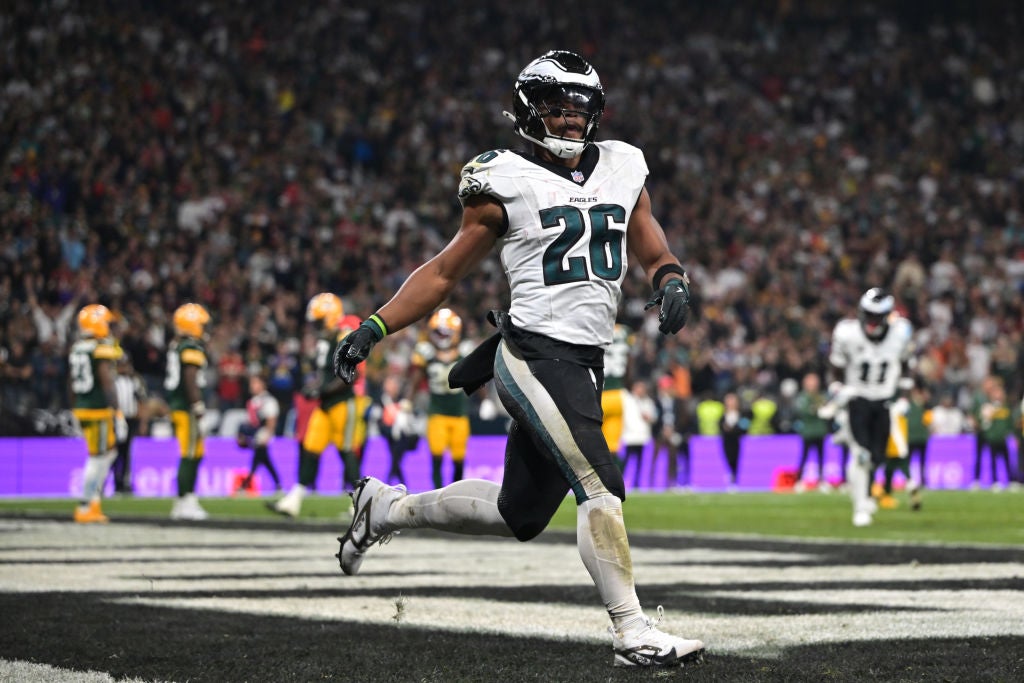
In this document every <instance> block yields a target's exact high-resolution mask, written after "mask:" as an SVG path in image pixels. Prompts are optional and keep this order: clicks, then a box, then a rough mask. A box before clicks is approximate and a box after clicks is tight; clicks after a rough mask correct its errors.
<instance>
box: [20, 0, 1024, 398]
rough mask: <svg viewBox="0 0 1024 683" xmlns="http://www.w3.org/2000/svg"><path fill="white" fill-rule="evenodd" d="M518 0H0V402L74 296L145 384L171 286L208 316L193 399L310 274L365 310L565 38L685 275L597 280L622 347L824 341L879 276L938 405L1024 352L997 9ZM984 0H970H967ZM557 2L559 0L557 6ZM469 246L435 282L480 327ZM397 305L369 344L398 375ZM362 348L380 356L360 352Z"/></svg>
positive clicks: (285, 321) (1006, 59)
mask: <svg viewBox="0 0 1024 683" xmlns="http://www.w3.org/2000/svg"><path fill="white" fill-rule="evenodd" d="M940 4H941V5H942V7H941V8H938V9H936V8H934V7H931V6H930V5H929V4H927V3H920V4H918V3H903V4H901V5H900V6H899V7H897V8H896V9H889V8H884V9H883V7H882V6H877V7H873V6H870V5H861V4H859V3H818V2H806V3H801V2H778V3H777V4H774V5H773V4H771V3H724V4H722V5H721V6H717V5H716V6H713V5H708V4H706V3H692V4H684V5H680V6H674V7H673V8H672V9H671V10H669V11H666V10H664V9H663V8H662V6H661V4H660V3H654V2H646V1H641V2H634V3H628V4H623V3H616V2H611V1H608V0H595V2H592V3H588V4H587V6H586V7H585V8H582V7H581V8H579V11H578V12H574V13H571V14H570V13H567V12H564V11H561V10H559V9H558V8H553V7H549V4H548V3H542V2H539V1H538V0H524V1H523V2H517V3H513V4H501V3H489V4H484V5H480V4H463V3H415V2H398V3H391V4H389V5H387V8H386V9H382V8H380V7H378V5H377V4H376V3H370V2H365V1H358V2H337V1H335V2H326V3H317V4H315V5H306V4H304V3H281V2H271V1H269V0H261V1H257V2H250V3H244V4H239V3H227V2H208V3H197V4H188V3H186V4H183V5H173V4H172V5H166V4H150V3H137V2H128V3H106V2H97V3H90V2H76V1H74V0H53V1H50V2H36V1H35V0H12V2H10V3H5V6H4V8H3V9H0V39H2V40H0V43H2V45H3V47H2V48H0V49H2V51H3V53H4V58H3V59H2V60H0V141H2V142H0V144H2V148H0V174H2V175H0V180H2V183H3V191H2V193H0V346H2V347H3V349H2V356H0V357H2V363H0V378H2V382H0V384H2V401H3V402H2V404H0V405H2V407H3V409H4V410H5V411H8V412H15V413H24V412H27V411H31V410H33V409H43V410H48V411H56V410H60V409H62V408H64V407H66V405H67V391H66V381H65V374H66V369H65V366H66V355H67V348H68V343H69V340H70V339H72V338H73V334H74V330H73V321H74V314H75V313H76V312H77V310H78V309H79V308H80V307H81V306H82V305H84V304H85V303H91V302H101V303H104V304H106V305H107V306H108V307H110V308H111V309H113V310H116V311H119V312H120V313H121V314H122V315H123V317H124V323H123V329H122V332H121V338H122V345H123V347H124V348H125V349H126V350H127V351H128V352H129V354H130V356H131V358H132V361H133V363H134V365H135V367H136V368H137V370H138V371H139V372H140V374H141V375H142V376H143V377H144V378H145V380H146V381H147V384H148V385H149V387H150V389H151V390H152V391H154V392H159V391H160V384H161V380H162V376H163V367H162V362H163V353H164V347H165V345H166V343H167V341H168V339H169V332H168V325H169V320H168V316H169V312H170V311H173V310H174V309H175V307H177V306H178V305H180V304H181V303H184V302H185V301H196V302H199V303H202V304H203V305H204V306H205V307H206V308H207V309H208V310H209V311H210V312H211V314H212V315H213V324H212V325H211V327H210V331H211V334H212V337H211V340H210V343H209V346H208V351H209V355H210V358H211V363H212V367H211V370H212V372H211V373H210V374H211V376H210V384H209V388H208V391H209V394H210V395H209V396H208V397H207V399H208V403H209V405H211V406H214V407H219V408H221V409H227V408H236V407H239V406H241V405H242V404H243V402H244V401H245V399H246V390H245V387H246V383H245V375H246V374H247V373H248V372H250V371H253V370H258V369H261V368H265V369H266V371H267V372H268V376H269V389H270V391H271V392H272V393H273V394H274V395H275V396H277V397H279V399H281V400H282V410H287V406H288V405H290V404H291V396H292V394H293V393H294V392H295V391H297V390H298V389H299V388H301V386H302V385H303V383H304V382H305V381H306V379H307V377H308V375H309V374H310V373H311V372H312V367H311V363H310V357H311V355H312V343H313V337H312V334H311V333H310V331H309V330H308V329H307V328H306V326H305V322H304V311H305V306H306V302H307V301H308V300H309V298H310V297H311V296H312V295H313V294H315V293H317V292H320V291H331V292H336V293H338V294H339V295H340V296H341V297H342V298H343V300H344V303H345V307H346V313H354V314H356V315H359V316H366V315H368V314H369V313H371V312H373V311H374V310H376V308H377V307H379V306H380V305H381V304H382V303H383V300H382V299H383V297H384V296H386V295H388V294H389V293H390V292H392V291H394V290H395V289H396V287H397V286H398V285H400V284H401V283H402V282H403V281H404V280H405V278H406V276H408V274H409V273H410V272H411V271H412V270H413V269H415V268H416V267H417V266H418V265H419V264H420V263H422V262H423V261H424V260H425V259H426V258H427V257H428V256H429V255H431V254H432V253H434V252H436V251H437V250H438V249H439V248H440V246H442V245H443V244H444V243H445V242H446V241H447V239H448V238H449V237H450V236H451V235H452V234H454V231H455V229H456V228H457V225H458V215H459V203H458V201H457V198H456V194H455V190H456V187H457V180H458V174H459V169H460V168H461V166H462V164H463V163H465V162H466V161H468V160H469V159H470V158H472V157H473V156H474V155H476V154H478V153H480V152H482V151H486V150H488V149H492V148H498V147H504V146H512V145H516V143H517V138H516V137H515V136H514V134H513V133H512V130H511V125H510V124H509V122H508V121H506V120H505V119H503V118H502V115H501V112H502V110H503V109H510V108H511V102H510V98H511V93H512V84H513V82H514V80H515V76H516V72H517V70H518V69H519V68H520V67H521V66H522V64H524V63H526V62H527V61H528V60H529V59H530V58H532V57H533V56H535V55H536V54H539V53H540V52H542V51H544V50H546V49H549V48H552V47H566V48H570V49H577V50H580V51H581V52H582V53H584V54H585V55H586V56H587V57H588V58H590V59H591V60H592V61H593V62H594V64H595V65H596V67H597V69H598V71H599V73H600V75H601V78H602V80H603V81H604V82H605V85H606V87H607V88H608V92H609V101H608V107H607V112H606V115H605V118H604V120H603V122H602V127H601V133H599V136H600V137H603V138H612V137H614V138H618V139H623V140H626V141H628V142H630V143H633V144H635V145H637V146H639V147H641V148H642V149H644V150H645V153H646V157H647V163H648V165H649V167H650V171H651V173H650V176H649V179H648V189H649V191H650V194H651V197H652V199H653V204H654V207H655V210H656V213H657V215H658V216H660V217H661V220H662V222H663V224H664V228H665V232H666V234H667V236H668V238H669V241H670V246H671V248H672V250H673V251H674V252H675V253H677V254H679V255H680V256H681V258H682V259H683V261H684V264H685V266H686V267H687V269H688V270H689V271H690V273H691V278H692V281H693V293H694V295H695V303H696V315H695V320H694V321H693V322H692V323H691V324H690V325H688V326H687V327H686V328H685V329H684V330H683V331H682V332H680V333H679V334H678V335H676V336H675V337H673V338H668V339H665V338H663V337H662V336H661V335H659V334H656V324H657V323H656V319H655V318H652V317H651V316H646V317H645V316H644V313H643V307H644V304H645V302H646V301H647V298H648V296H649V295H650V285H649V283H648V282H646V281H645V279H644V277H643V274H642V273H640V272H635V271H634V272H631V273H630V274H629V275H628V276H627V280H626V282H625V284H624V294H625V296H624V299H623V303H622V312H621V320H622V322H624V323H625V324H627V325H629V326H630V327H632V328H633V329H634V330H636V331H637V335H636V340H637V341H636V345H635V347H634V351H633V353H634V359H633V362H634V365H633V367H634V373H636V374H638V375H639V376H643V377H647V378H651V379H652V380H653V381H654V382H657V380H658V378H661V377H663V376H666V375H667V376H671V377H672V378H673V379H674V381H675V385H676V387H677V389H678V391H680V392H682V393H683V394H684V395H691V396H694V397H698V396H704V395H707V394H710V395H714V396H718V397H722V396H724V395H725V394H726V393H730V392H737V391H738V392H740V395H741V396H752V395H761V394H764V393H770V394H776V393H777V392H778V387H779V386H780V384H781V382H782V381H783V380H786V379H793V380H797V381H802V378H803V376H804V375H805V374H807V373H808V372H819V373H820V372H822V371H823V370H824V366H825V362H826V353H827V348H828V344H829V338H830V333H831V330H832V327H833V325H834V324H835V322H836V321H837V320H838V319H840V318H842V317H844V316H847V315H850V314H852V313H853V312H854V311H855V310H856V302H857V299H858V297H859V296H860V294H861V293H862V292H863V291H864V290H865V289H866V288H868V287H870V286H875V285H883V286H886V287H888V288H890V289H891V290H892V291H893V292H894V293H895V294H896V296H897V300H898V305H899V308H900V310H901V312H902V313H904V314H905V315H906V316H908V317H909V319H910V320H911V322H912V323H913V325H914V328H915V330H916V339H915V341H916V348H917V351H916V353H917V356H918V364H917V372H918V375H919V379H920V381H921V382H922V383H923V384H925V385H926V386H928V387H929V388H931V389H932V393H933V395H934V396H936V397H938V396H941V395H945V394H949V395H953V396H955V397H956V400H957V401H959V402H960V403H961V405H962V406H963V407H964V408H967V407H968V406H969V403H970V397H971V394H972V393H973V392H974V391H975V390H976V389H977V388H978V387H979V386H980V385H981V382H982V380H983V379H984V378H985V377H986V376H988V375H990V374H995V375H998V376H1000V377H1002V378H1003V381H1004V383H1005V386H1006V389H1007V392H1008V395H1009V396H1010V397H1011V400H1013V401H1018V400H1019V399H1020V397H1021V393H1022V390H1024V386H1022V377H1024V347H1022V328H1024V325H1022V323H1024V315H1022V313H1024V311H1022V305H1021V294H1022V291H1024V113H1022V112H1024V59H1022V56H1024V55H1022V50H1024V48H1022V47H1021V45H1020V42H1019V41H1018V40H1017V39H1016V38H1017V36H1019V35H1020V34H1021V32H1022V30H1024V27H1022V26H1021V19H1022V12H1021V10H1020V9H1019V8H1016V7H1014V6H1013V5H1012V4H1011V3H1006V5H1003V4H999V3H995V4H992V5H991V6H989V7H988V8H987V10H988V11H986V12H982V11H980V10H977V9H972V7H971V6H968V5H967V4H958V3H944V4H942V3H940ZM983 4H985V3H983ZM555 12H560V13H558V14H557V15H556V14H555ZM500 268H501V266H500V264H499V263H498V262H497V260H496V259H493V258H492V259H491V260H490V261H488V262H487V264H486V266H485V267H484V268H483V269H481V270H480V271H479V272H478V273H477V274H476V275H474V276H473V277H472V278H469V279H467V280H466V281H465V282H464V283H463V284H462V285H460V287H459V289H458V290H457V291H456V292H455V293H454V294H453V296H452V297H451V299H450V301H449V302H448V305H449V306H450V307H451V308H453V309H454V310H456V311H458V312H459V313H460V314H461V315H462V318H463V320H464V321H465V324H466V329H465V336H466V337H469V338H473V337H479V336H480V335H482V334H485V333H486V332H487V330H485V329H483V326H484V325H485V323H484V322H483V319H484V313H485V312H486V311H487V310H488V309H492V308H503V307H505V306H506V305H507V304H505V303H503V302H505V300H506V299H507V296H508V293H507V288H506V285H505V280H504V277H503V276H502V273H501V272H500ZM417 332H418V331H417V330H416V329H412V330H409V331H407V332H406V333H404V335H403V341H402V342H401V343H391V344H390V345H388V346H387V348H386V352H380V353H379V354H378V355H376V356H373V357H371V360H370V367H369V368H368V375H367V377H368V380H369V385H370V391H371V393H375V394H377V393H379V387H380V384H381V383H382V381H383V378H384V377H385V376H386V375H388V374H389V373H399V372H404V371H405V370H406V369H407V367H408V363H409V358H410V356H411V349H412V345H413V344H414V343H415V341H416V339H417ZM385 353H386V355H385Z"/></svg>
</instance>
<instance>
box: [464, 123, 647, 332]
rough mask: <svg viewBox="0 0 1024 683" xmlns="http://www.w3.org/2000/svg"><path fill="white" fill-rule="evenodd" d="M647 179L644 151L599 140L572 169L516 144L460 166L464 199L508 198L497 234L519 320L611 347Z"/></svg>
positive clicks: (515, 320)
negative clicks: (630, 231) (629, 241)
mask: <svg viewBox="0 0 1024 683" xmlns="http://www.w3.org/2000/svg"><path fill="white" fill-rule="evenodd" d="M646 178H647V163H646V162H645V161H644V156H643V152H641V151H640V150H639V149H637V148H636V147H633V146H631V145H628V144H626V143H624V142H617V141H605V142H597V143H594V144H593V145H591V146H590V147H588V148H587V150H586V151H585V152H584V153H583V155H582V159H581V162H580V165H579V167H578V168H577V169H576V170H574V171H571V170H569V169H567V168H560V167H555V166H553V165H550V164H545V163H544V162H542V161H540V160H538V159H536V158H534V157H526V156H523V155H520V154H518V153H516V152H511V151H508V150H495V151H492V152H485V153H484V154H481V155H480V156H478V157H476V158H475V159H474V160H473V161H471V162H469V163H468V164H466V166H465V167H464V168H463V169H462V181H461V183H460V185H459V198H460V200H461V201H463V202H465V200H466V198H468V197H470V196H472V195H488V196H490V197H493V198H495V199H497V200H498V201H500V202H501V204H502V205H503V206H504V209H505V213H506V215H507V216H508V230H507V232H506V233H505V234H504V235H502V236H501V238H500V239H499V241H498V249H499V253H500V256H501V263H502V266H504V268H505V273H506V275H507V276H508V281H509V286H510V288H511V291H512V307H511V311H510V314H511V316H512V322H513V323H515V325H516V326H517V327H521V328H523V329H526V330H529V331H531V332H536V333H538V334H543V335H547V336H548V337H553V338H555V339H560V340H562V341H566V342H570V343H573V344H586V345H590V346H607V345H608V344H610V343H611V341H612V327H613V326H614V324H615V315H616V312H617V310H618V307H619V299H620V297H621V295H622V291H621V285H622V280H623V277H624V276H625V274H626V267H627V264H626V226H627V225H628V224H629V217H630V215H631V214H632V212H633V207H634V206H635V205H636V202H637V199H639V197H640V192H641V191H642V190H643V187H644V182H645V180H646Z"/></svg>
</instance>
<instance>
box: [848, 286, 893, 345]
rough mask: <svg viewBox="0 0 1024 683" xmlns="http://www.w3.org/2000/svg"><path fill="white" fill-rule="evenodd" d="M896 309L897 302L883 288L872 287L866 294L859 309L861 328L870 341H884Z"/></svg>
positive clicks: (858, 315)
mask: <svg viewBox="0 0 1024 683" xmlns="http://www.w3.org/2000/svg"><path fill="white" fill-rule="evenodd" d="M895 307H896V300H895V299H894V298H893V296H892V294H889V293H888V292H886V291H885V290H884V289H882V288H881V287H872V288H871V289H869V290H868V291H866V292H864V295H863V296H861V298H860V305H859V306H858V307H857V317H858V318H859V319H860V326H861V328H862V329H863V330H864V334H866V335H867V336H868V338H869V339H874V340H878V339H882V338H883V337H884V336H885V333H886V332H888V331H889V316H890V315H891V314H892V312H893V309H894V308H895Z"/></svg>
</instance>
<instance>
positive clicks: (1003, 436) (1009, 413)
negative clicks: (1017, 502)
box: [971, 376, 1017, 491]
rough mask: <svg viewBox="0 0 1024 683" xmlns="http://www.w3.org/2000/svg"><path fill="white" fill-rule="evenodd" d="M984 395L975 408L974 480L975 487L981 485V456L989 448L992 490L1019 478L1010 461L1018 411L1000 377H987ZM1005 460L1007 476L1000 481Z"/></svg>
mask: <svg viewBox="0 0 1024 683" xmlns="http://www.w3.org/2000/svg"><path fill="white" fill-rule="evenodd" d="M983 392H984V393H983V395H981V396H979V399H978V404H977V407H976V409H975V412H974V416H973V417H974V430H975V435H976V439H977V444H978V445H977V447H976V448H975V458H974V482H973V484H972V485H971V487H972V488H974V489H977V488H979V486H980V481H981V456H982V451H983V450H988V454H989V459H990V461H991V465H992V490H993V491H1000V490H1002V489H1004V488H1006V486H1007V485H1009V484H1010V483H1011V482H1015V481H1016V480H1017V476H1016V473H1015V472H1014V471H1013V466H1012V465H1011V463H1010V452H1009V446H1008V444H1007V439H1009V438H1010V436H1011V435H1012V434H1013V427H1014V424H1015V423H1016V417H1017V416H1016V415H1014V412H1013V408H1012V407H1011V406H1010V405H1009V404H1008V403H1007V400H1006V390H1005V389H1004V388H1003V384H1002V382H1001V381H999V379H998V378H997V377H994V376H992V377H988V378H986V380H985V384H984V388H983ZM1000 460H1002V461H1003V472H1004V474H1005V479H1004V480H1003V481H1002V482H1000V481H999V476H998V472H997V470H998V462H999V461H1000Z"/></svg>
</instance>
